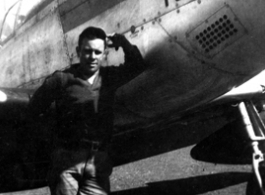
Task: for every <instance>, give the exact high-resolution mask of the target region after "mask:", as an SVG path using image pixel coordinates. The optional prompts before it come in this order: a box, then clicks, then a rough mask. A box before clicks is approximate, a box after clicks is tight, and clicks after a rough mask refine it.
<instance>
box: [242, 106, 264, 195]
mask: <svg viewBox="0 0 265 195" xmlns="http://www.w3.org/2000/svg"><path fill="white" fill-rule="evenodd" d="M239 110H240V114H241V116H242V118H243V123H244V125H245V128H246V131H247V134H248V137H249V138H250V141H251V145H252V148H253V156H252V166H253V172H254V176H255V177H254V180H253V181H251V182H255V183H251V184H249V186H248V189H247V193H248V194H252V195H265V161H264V153H265V145H264V142H265V126H264V123H263V122H262V120H261V118H260V116H259V114H258V112H257V110H256V108H255V106H254V104H253V102H241V103H240V104H239ZM255 188H258V189H255Z"/></svg>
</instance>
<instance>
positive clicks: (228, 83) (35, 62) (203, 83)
mask: <svg viewBox="0 0 265 195" xmlns="http://www.w3.org/2000/svg"><path fill="white" fill-rule="evenodd" d="M264 11H265V1H263V0H255V1H249V0H241V1H238V0H229V1H228V0H215V1H213V0H54V1H52V0H46V1H42V3H41V4H40V5H39V6H37V7H36V8H35V9H34V10H33V11H32V12H31V13H30V14H29V16H28V17H27V18H26V19H25V21H24V22H23V23H22V24H21V25H20V26H18V28H17V29H16V30H15V31H14V33H13V34H11V35H10V37H7V39H6V40H5V41H4V42H3V43H2V48H1V49H0V68H1V72H0V86H1V91H0V92H1V93H0V101H1V104H0V118H1V126H2V127H3V128H4V129H8V130H9V129H13V130H14V129H15V127H18V126H21V123H23V122H21V121H23V120H24V119H25V114H24V112H25V110H26V105H27V102H28V100H29V98H30V96H31V95H32V93H33V92H34V90H35V89H36V88H37V87H38V86H40V84H41V83H42V81H43V79H44V78H45V77H46V76H47V75H49V74H51V73H53V72H54V71H55V70H57V69H64V68H66V67H68V66H70V64H72V63H76V62H78V58H77V55H76V52H75V48H76V46H77V39H78V35H79V34H80V32H81V31H82V30H83V29H85V28H86V27H88V26H97V27H101V28H103V29H104V30H105V31H106V32H107V33H113V32H117V33H122V34H124V35H125V36H126V37H127V38H128V40H129V41H130V42H131V43H133V44H135V45H137V46H138V48H139V50H140V52H141V54H142V55H143V57H144V59H145V62H146V64H147V67H148V69H147V70H146V71H145V72H143V73H142V74H141V75H139V76H138V77H136V78H135V79H133V80H132V81H130V82H129V83H128V84H126V85H124V86H123V87H121V88H120V89H119V90H118V91H117V103H116V111H117V112H116V120H115V124H116V133H117V134H119V133H123V131H125V130H133V129H137V128H138V129H139V128H141V129H145V128H150V127H152V128H155V127H156V128H157V126H159V125H161V124H169V123H173V122H175V121H181V120H182V117H183V116H186V115H188V114H192V113H193V114H194V112H195V111H196V112H198V113H199V112H200V110H202V109H203V108H205V107H207V106H209V105H213V102H214V104H227V103H229V102H230V101H232V102H235V101H242V98H243V100H252V98H254V97H256V96H258V98H257V99H258V101H260V102H261V100H262V99H263V88H262V85H263V83H264V82H263V83H262V81H261V83H259V81H258V82H257V83H255V85H251V88H252V89H253V88H255V87H257V90H254V91H253V90H252V89H249V88H247V89H246V90H245V91H244V93H243V95H242V94H241V93H236V94H232V97H233V98H232V100H231V99H230V98H229V97H230V96H229V94H228V96H226V95H225V94H226V93H227V92H229V91H230V90H231V89H233V88H235V87H238V86H239V85H241V84H243V83H245V82H246V81H248V80H250V79H251V78H253V77H255V76H256V75H258V74H262V73H263V72H262V71H263V70H264V68H265V64H264V63H265V36H264V30H265V15H264V14H263V13H264ZM108 52H109V53H108V55H107V57H106V61H105V65H106V66H108V65H112V64H120V63H122V58H123V52H122V51H119V55H116V54H114V52H113V50H111V49H108ZM255 89H256V88H255ZM227 97H228V98H227ZM222 100H224V101H222ZM224 113H225V112H224ZM222 114H223V112H222ZM209 115H214V110H211V114H209ZM217 115H218V114H217ZM224 115H225V114H224ZM200 117H201V116H200ZM207 117H208V115H207ZM207 117H206V118H207ZM195 118H196V116H195ZM203 120H206V119H203ZM14 121H15V123H14V124H15V125H10V122H14ZM224 123H227V121H225V122H224ZM12 124H13V123H12ZM14 126H15V127H14ZM124 129H125V130H124ZM10 131H11V130H10ZM9 150H11V149H9Z"/></svg>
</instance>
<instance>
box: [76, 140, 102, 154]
mask: <svg viewBox="0 0 265 195" xmlns="http://www.w3.org/2000/svg"><path fill="white" fill-rule="evenodd" d="M80 146H81V147H82V148H83V146H84V147H85V148H90V150H91V151H93V152H97V151H99V150H100V149H101V148H102V143H101V142H99V141H92V140H87V139H82V140H81V144H80Z"/></svg>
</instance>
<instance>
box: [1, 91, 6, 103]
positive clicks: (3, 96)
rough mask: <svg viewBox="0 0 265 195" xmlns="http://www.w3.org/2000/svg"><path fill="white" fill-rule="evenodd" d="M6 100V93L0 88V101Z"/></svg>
mask: <svg viewBox="0 0 265 195" xmlns="http://www.w3.org/2000/svg"><path fill="white" fill-rule="evenodd" d="M6 100H7V95H6V94H5V93H4V92H2V91H1V90H0V102H5V101H6Z"/></svg>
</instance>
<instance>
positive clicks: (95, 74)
mask: <svg viewBox="0 0 265 195" xmlns="http://www.w3.org/2000/svg"><path fill="white" fill-rule="evenodd" d="M98 73H99V70H98V71H97V72H95V73H94V74H93V75H92V76H90V77H89V78H88V79H87V81H88V82H89V83H90V84H93V83H94V80H95V78H96V76H97V75H98Z"/></svg>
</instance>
